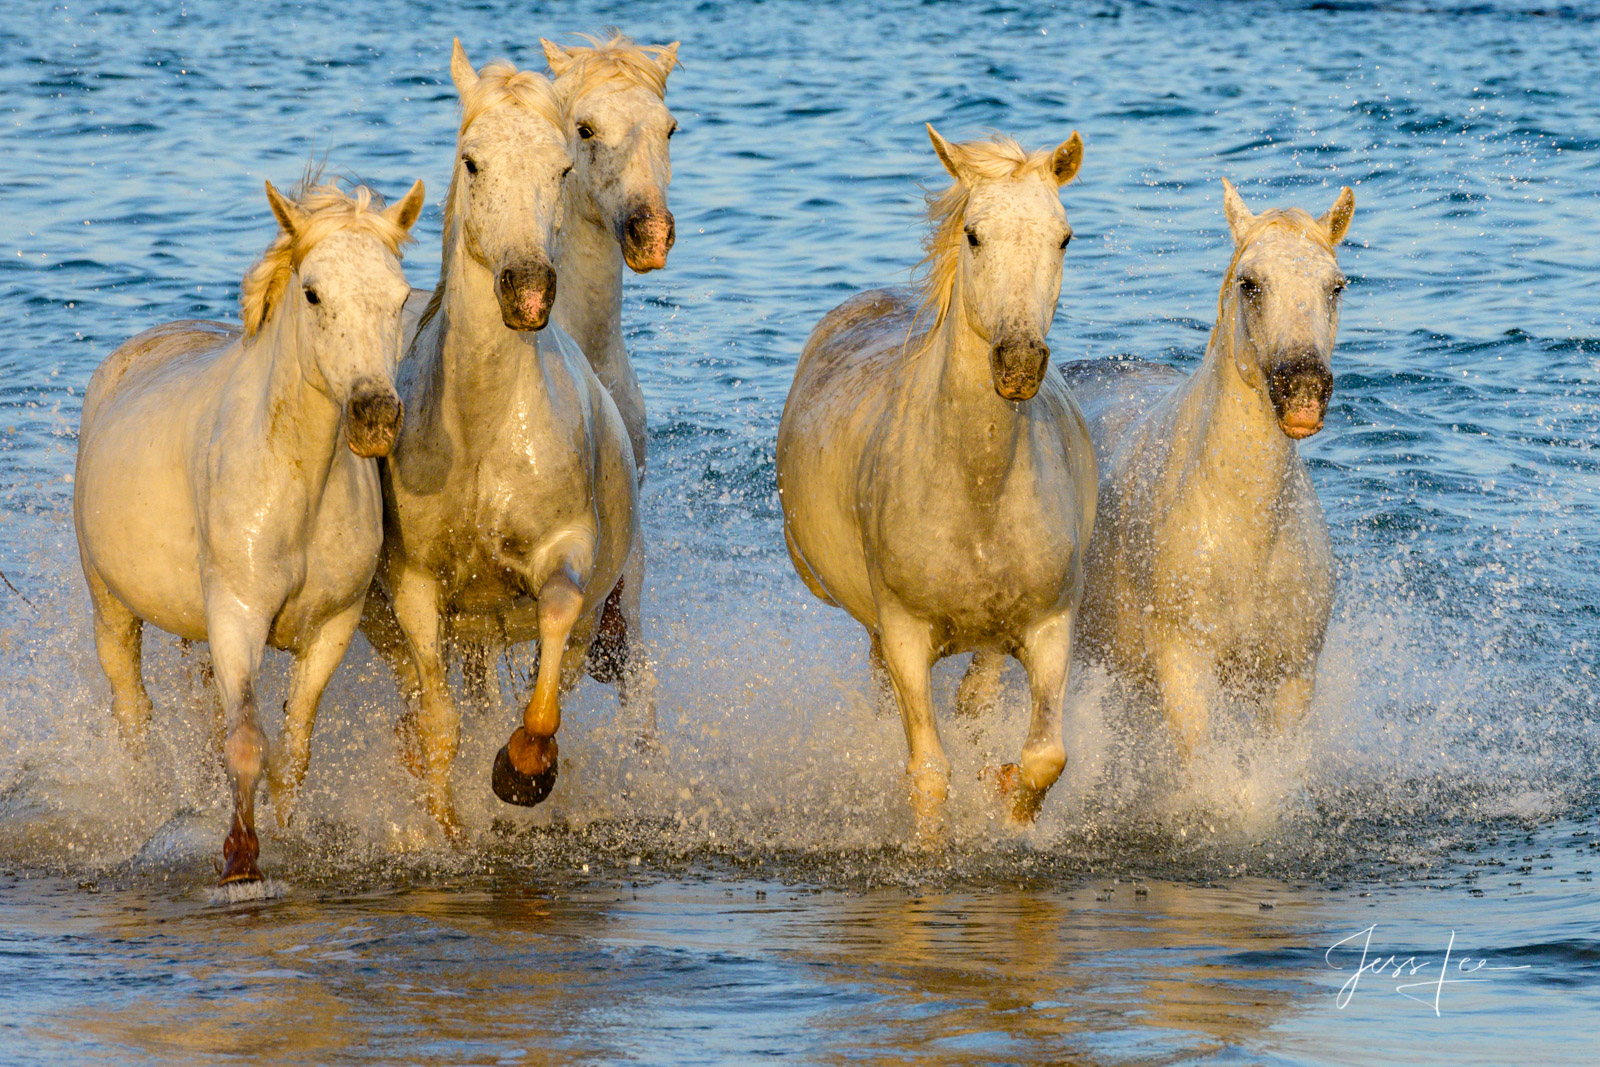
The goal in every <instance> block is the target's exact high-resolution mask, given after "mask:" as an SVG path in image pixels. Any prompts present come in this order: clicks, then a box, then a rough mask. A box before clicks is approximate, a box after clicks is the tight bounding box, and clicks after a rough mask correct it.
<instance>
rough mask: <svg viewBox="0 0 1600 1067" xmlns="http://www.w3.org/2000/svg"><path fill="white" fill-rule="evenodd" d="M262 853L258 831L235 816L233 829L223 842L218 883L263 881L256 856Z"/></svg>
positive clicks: (231, 883)
mask: <svg viewBox="0 0 1600 1067" xmlns="http://www.w3.org/2000/svg"><path fill="white" fill-rule="evenodd" d="M260 854H261V847H260V845H259V844H258V843H257V841H256V832H255V831H254V830H251V829H249V828H247V827H246V826H245V825H244V824H243V823H241V822H240V821H239V820H238V819H237V818H235V819H234V820H233V831H232V832H231V833H229V834H228V839H227V840H226V841H224V842H223V843H222V862H223V866H222V877H221V879H219V880H218V881H217V884H218V885H233V884H234V883H235V882H259V881H261V880H262V879H261V870H260V868H258V867H257V866H256V857H257V856H259V855H260Z"/></svg>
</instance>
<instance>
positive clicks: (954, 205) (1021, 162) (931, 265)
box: [907, 133, 1054, 344]
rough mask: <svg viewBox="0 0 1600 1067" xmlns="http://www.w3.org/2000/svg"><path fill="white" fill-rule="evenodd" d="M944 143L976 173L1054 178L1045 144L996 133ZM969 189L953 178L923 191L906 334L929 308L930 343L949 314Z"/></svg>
mask: <svg viewBox="0 0 1600 1067" xmlns="http://www.w3.org/2000/svg"><path fill="white" fill-rule="evenodd" d="M950 147H951V149H952V151H953V152H954V153H955V154H956V158H957V159H959V160H960V162H961V166H962V168H963V169H965V170H967V171H970V172H972V173H973V174H975V175H976V176H977V177H979V178H984V179H987V180H990V181H1003V180H1005V179H1007V178H1020V177H1022V176H1023V175H1026V174H1029V173H1034V172H1037V173H1038V174H1039V176H1040V177H1041V178H1048V179H1050V180H1051V181H1054V178H1053V171H1052V164H1051V160H1052V152H1051V150H1050V149H1041V150H1039V151H1037V152H1029V151H1028V150H1027V149H1025V148H1023V147H1022V146H1021V145H1020V144H1018V143H1017V142H1016V141H1015V140H1013V139H1012V138H1010V137H1007V136H1005V135H1004V134H999V133H997V134H995V135H993V136H992V137H991V138H990V139H989V140H987V141H963V142H962V143H960V144H954V145H951V146H950ZM971 192H972V191H971V189H969V188H968V186H967V185H966V184H965V183H964V182H962V181H959V180H958V181H956V182H955V183H953V184H952V185H951V186H950V187H949V188H948V189H945V190H944V191H943V192H938V193H929V194H928V195H927V197H926V200H927V208H926V210H925V214H926V217H927V219H928V224H929V230H928V236H927V237H925V238H924V239H923V242H922V251H923V256H922V260H921V262H919V263H918V264H917V266H916V273H917V275H918V276H919V280H918V281H917V282H916V283H915V285H916V288H917V289H918V290H919V291H920V295H921V299H920V300H919V301H918V306H917V314H916V316H915V317H914V318H913V319H912V323H911V330H910V331H908V332H907V338H908V339H909V338H910V335H911V332H913V331H914V330H915V329H916V325H917V322H918V321H920V320H921V319H922V317H923V315H924V314H926V313H927V312H929V311H932V312H933V322H932V323H931V324H929V327H928V330H927V333H926V334H925V335H924V338H925V340H924V343H925V344H926V343H931V341H932V338H933V336H934V335H935V334H936V333H937V332H938V329H939V327H940V326H941V325H942V324H943V323H944V320H945V317H946V316H947V315H949V313H950V305H951V304H952V303H953V302H954V300H955V290H956V280H957V278H959V277H960V274H961V271H960V266H961V243H962V242H963V241H964V240H966V232H965V231H966V225H967V201H968V199H969V197H970V196H971Z"/></svg>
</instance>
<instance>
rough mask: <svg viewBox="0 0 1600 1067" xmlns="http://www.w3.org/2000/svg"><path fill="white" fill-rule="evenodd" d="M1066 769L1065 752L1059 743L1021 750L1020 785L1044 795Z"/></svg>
mask: <svg viewBox="0 0 1600 1067" xmlns="http://www.w3.org/2000/svg"><path fill="white" fill-rule="evenodd" d="M1066 768H1067V751H1066V749H1065V748H1063V747H1062V746H1061V743H1060V742H1053V743H1050V744H1044V745H1038V746H1036V747H1035V746H1029V747H1027V748H1024V749H1023V750H1022V764H1021V784H1022V786H1023V787H1024V788H1026V789H1031V790H1034V791H1036V792H1039V793H1041V794H1042V793H1044V792H1046V791H1047V790H1049V788H1050V787H1051V786H1053V785H1055V784H1056V779H1058V778H1060V777H1061V772H1062V771H1064V770H1066Z"/></svg>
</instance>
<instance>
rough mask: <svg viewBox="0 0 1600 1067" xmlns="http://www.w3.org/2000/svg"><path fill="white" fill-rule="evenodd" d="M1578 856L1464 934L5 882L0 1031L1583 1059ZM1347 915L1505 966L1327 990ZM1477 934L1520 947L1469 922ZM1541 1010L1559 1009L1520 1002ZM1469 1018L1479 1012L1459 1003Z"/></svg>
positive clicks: (449, 1045) (1176, 890)
mask: <svg viewBox="0 0 1600 1067" xmlns="http://www.w3.org/2000/svg"><path fill="white" fill-rule="evenodd" d="M1567 836H1568V840H1567V843H1568V844H1570V842H1571V838H1570V835H1567ZM1584 836H1585V837H1586V836H1587V835H1584ZM1555 848H1557V849H1560V848H1561V846H1560V845H1556V846H1555ZM1590 852H1591V850H1589V849H1587V848H1586V847H1584V848H1581V849H1573V848H1566V849H1565V850H1564V852H1563V853H1562V854H1561V855H1559V856H1554V857H1552V858H1553V859H1555V861H1556V862H1555V864H1554V865H1553V866H1552V871H1553V872H1559V873H1551V874H1541V875H1540V876H1539V877H1537V878H1534V877H1530V876H1527V875H1520V876H1510V875H1508V874H1501V875H1500V876H1499V877H1498V878H1497V880H1496V881H1497V884H1496V885H1495V886H1493V887H1492V888H1491V889H1490V892H1489V893H1488V894H1487V895H1486V896H1484V897H1482V898H1473V899H1474V901H1475V903H1474V906H1473V908H1471V909H1469V910H1468V911H1467V912H1466V913H1465V914H1464V915H1463V919H1464V920H1465V921H1466V923H1467V925H1466V926H1461V927H1457V926H1453V925H1452V924H1451V923H1450V922H1448V921H1441V919H1440V917H1439V915H1438V914H1437V910H1436V907H1435V906H1434V905H1433V904H1432V903H1431V902H1430V901H1429V900H1428V899H1427V895H1423V896H1422V897H1419V896H1418V895H1417V894H1416V893H1415V892H1414V891H1411V892H1408V891H1405V890H1402V889H1398V888H1384V887H1374V888H1373V889H1372V890H1369V891H1356V890H1353V889H1349V890H1340V889H1333V890H1329V889H1320V890H1319V889H1308V888H1296V887H1291V886H1286V885H1283V884H1279V883H1269V882H1260V881H1254V880H1238V881H1233V882H1230V883H1228V884H1226V885H1219V886H1212V887H1202V886H1194V885H1183V884H1173V883H1167V882H1148V883H1147V882H1128V881H1120V882H1116V883H1113V882H1111V881H1109V880H1103V879H1102V880H1098V881H1091V882H1087V883H1083V884H1079V885H1076V886H1073V887H1071V888H1054V889H1021V890H1017V889H1009V890H1008V889H1005V888H1004V887H998V886H996V887H989V888H987V889H985V890H981V891H965V892H929V893H915V892H907V891H903V890H874V891H867V892H838V891H833V890H823V889H813V888H807V887H800V886H795V885H784V884H782V883H774V882H762V881H744V882H740V883H737V884H726V883H717V882H704V881H697V882H646V883H644V884H639V883H638V882H636V881H630V880H622V879H610V878H605V877H595V878H592V879H591V878H589V877H587V876H585V877H582V878H578V877H576V875H575V874H574V876H573V877H560V876H557V877H554V878H531V879H530V878H528V877H526V876H523V877H519V878H517V879H515V880H512V881H498V880H493V879H491V880H488V881H478V882H476V883H474V884H469V885H459V884H441V885H433V886H429V887H428V888H419V889H412V890H398V889H390V890H384V891H381V892H374V893H370V894H360V895H352V894H347V893H340V892H328V893H314V892H303V893H298V894H296V895H295V896H293V897H291V898H290V899H289V900H286V901H281V902H277V903H272V904H266V905H256V906H236V907H232V908H212V907H205V906H202V905H198V904H195V903H193V900H194V897H195V896H196V895H198V890H197V888H196V887H194V886H192V885H189V886H184V887H181V888H180V887H177V886H176V885H174V884H172V883H167V884H164V885H150V884H146V885H143V886H137V887H124V888H113V887H111V886H105V887H101V886H99V885H89V884H87V883H86V884H85V885H84V886H75V885H73V884H72V883H70V882H59V881H53V880H47V881H45V882H42V883H40V882H33V881H18V880H16V879H14V878H13V879H7V880H6V881H4V882H0V901H3V903H0V927H3V928H4V929H6V930H8V931H11V933H9V934H7V935H6V936H5V938H4V940H3V941H0V948H3V954H4V959H5V961H6V966H7V967H8V969H9V972H10V976H11V982H10V984H9V986H8V998H7V1004H8V1007H7V1015H8V1022H9V1023H10V1024H11V1025H12V1026H15V1027H18V1028H20V1029H21V1030H22V1031H24V1032H26V1033H27V1034H28V1035H29V1036H28V1040H27V1042H26V1043H17V1042H13V1041H7V1044H6V1050H7V1052H6V1055H7V1059H8V1060H15V1061H19V1062H20V1061H23V1060H27V1059H29V1058H37V1059H39V1060H41V1061H48V1060H58V1059H61V1058H70V1059H72V1060H73V1061H75V1062H120V1061H123V1060H126V1059H128V1058H130V1057H131V1058H143V1057H152V1058H159V1059H161V1060H163V1061H167V1062H173V1061H177V1062H215V1061H216V1060H217V1059H218V1058H221V1057H227V1058H238V1059H240V1060H243V1061H248V1062H257V1061H265V1062H305V1063H359V1062H388V1061H392V1060H393V1059H395V1058H396V1050H404V1055H403V1058H404V1059H405V1060H406V1061H407V1062H416V1063H490V1062H500V1063H507V1062H514V1063H524V1062H526V1063H546V1062H548V1063H565V1062H574V1061H589V1060H602V1061H616V1060H624V1059H637V1060H642V1061H644V1062H650V1063H706V1062H727V1063H743V1062H749V1061H750V1060H751V1059H752V1058H754V1057H758V1056H759V1057H766V1056H776V1055H788V1056H796V1057H798V1058H800V1059H802V1060H804V1061H806V1062H815V1061H830V1062H831V1061H834V1060H845V1059H863V1058H864V1059H866V1060H867V1061H869V1062H877V1061H883V1062H901V1061H908V1062H919V1063H939V1064H980V1063H994V1062H997V1061H998V1062H1027V1063H1036V1062H1037V1063H1049V1062H1062V1061H1063V1060H1072V1061H1075V1062H1077V1061H1081V1062H1092V1063H1170V1062H1174V1056H1175V1055H1176V1056H1177V1057H1178V1058H1179V1059H1181V1061H1182V1062H1213V1061H1214V1062H1257V1058H1256V1057H1257V1056H1258V1055H1260V1054H1265V1052H1266V1050H1269V1049H1276V1050H1279V1053H1285V1052H1286V1053H1287V1056H1286V1058H1285V1059H1283V1060H1282V1061H1281V1062H1302V1059H1301V1057H1304V1062H1323V1061H1324V1059H1325V1058H1326V1057H1327V1056H1328V1050H1330V1049H1338V1048H1347V1051H1346V1052H1344V1053H1341V1054H1340V1055H1339V1056H1338V1057H1337V1058H1338V1061H1339V1062H1349V1063H1378V1062H1393V1059H1392V1057H1393V1055H1394V1054H1395V1053H1396V1051H1397V1050H1411V1054H1412V1055H1414V1056H1416V1057H1417V1058H1415V1059H1413V1060H1411V1061H1410V1062H1419V1063H1432V1062H1446V1061H1447V1060H1448V1059H1449V1057H1450V1056H1452V1055H1460V1056H1466V1057H1467V1058H1466V1059H1465V1060H1460V1061H1458V1062H1510V1061H1513V1060H1515V1059H1516V1056H1517V1050H1518V1049H1519V1047H1521V1046H1520V1045H1519V1042H1522V1041H1527V1040H1530V1039H1537V1040H1538V1041H1540V1042H1541V1044H1542V1047H1544V1048H1546V1049H1548V1050H1550V1055H1551V1058H1550V1060H1549V1061H1548V1062H1572V1063H1577V1062H1582V1061H1583V1059H1584V1055H1585V1046H1584V1042H1585V1041H1586V1040H1587V1039H1586V1038H1585V1037H1584V1034H1585V1033H1586V1032H1590V1028H1591V1027H1592V1026H1593V1025H1595V1024H1596V1023H1600V1009H1597V1007H1596V1005H1595V1003H1594V1001H1593V998H1592V997H1589V996H1587V995H1586V994H1585V993H1584V992H1583V991H1582V990H1583V988H1584V986H1586V985H1587V984H1588V983H1589V982H1591V981H1593V980H1594V978H1595V976H1596V972H1597V971H1600V953H1597V952H1596V951H1595V950H1594V948H1593V947H1592V946H1593V942H1592V941H1589V942H1586V943H1587V944H1588V945H1589V946H1590V947H1588V948H1584V947H1583V945H1584V944H1585V942H1583V941H1582V940H1581V939H1578V940H1574V937H1573V935H1574V934H1577V933H1592V931H1593V928H1594V923H1595V922H1596V921H1597V920H1600V908H1597V907H1596V906H1595V904H1594V903H1593V902H1592V900H1591V901H1589V902H1588V903H1586V904H1585V905H1584V906H1582V907H1580V908H1574V907H1572V906H1571V905H1570V904H1568V905H1560V904H1557V905H1556V906H1555V907H1553V908H1552V906H1551V905H1552V902H1553V901H1556V900H1559V898H1560V897H1561V896H1563V895H1566V894H1567V892H1568V891H1567V890H1566V889H1564V888H1558V886H1560V884H1561V881H1560V879H1561V877H1562V876H1565V877H1573V876H1574V871H1573V870H1572V867H1573V864H1574V862H1576V859H1575V857H1576V858H1583V857H1586V855H1587V854H1589V853H1590ZM1508 883H1509V884H1508ZM1526 887H1538V888H1526ZM91 890H93V891H92V892H91ZM1519 894H1526V896H1519ZM1530 897H1531V899H1528V898H1530ZM1367 926H1373V927H1374V931H1373V935H1372V938H1371V946H1372V951H1373V956H1374V958H1375V957H1376V956H1377V955H1378V954H1380V953H1381V954H1383V955H1387V956H1398V957H1399V958H1401V959H1407V960H1412V961H1423V962H1424V964H1425V965H1424V967H1423V969H1422V970H1421V971H1420V977H1418V976H1417V975H1416V974H1411V973H1408V975H1407V977H1406V978H1405V979H1404V980H1406V981H1413V982H1426V981H1427V980H1428V979H1429V978H1430V977H1432V976H1433V975H1434V974H1436V973H1437V969H1436V967H1435V969H1434V970H1433V971H1430V970H1428V968H1427V965H1426V964H1427V961H1430V960H1431V961H1433V962H1434V963H1435V964H1437V963H1438V962H1442V956H1443V952H1444V950H1445V949H1446V947H1447V946H1448V945H1449V944H1450V942H1449V937H1450V934H1451V932H1452V930H1454V932H1455V937H1456V940H1455V942H1454V945H1453V949H1454V957H1453V958H1454V959H1455V960H1456V961H1459V960H1460V959H1462V958H1463V957H1465V958H1467V959H1469V960H1482V961H1487V962H1488V963H1491V964H1493V965H1495V966H1496V967H1520V968H1525V969H1522V970H1495V971H1492V972H1491V971H1474V972H1471V973H1467V972H1458V973H1457V974H1456V977H1458V978H1460V979H1463V981H1461V982H1459V983H1458V982H1452V983H1451V984H1450V985H1449V986H1448V987H1447V988H1446V989H1445V990H1443V991H1442V994H1441V996H1440V997H1439V1006H1440V1011H1439V1014H1438V1015H1437V1016H1436V1015H1435V1014H1434V1012H1433V1010H1432V1001H1433V999H1434V998H1433V992H1432V991H1431V990H1423V991H1420V992H1415V993H1414V995H1415V996H1417V997H1418V998H1419V999H1415V1000H1411V999H1406V997H1404V996H1402V995H1400V994H1399V993H1397V992H1396V991H1395V986H1396V985H1398V984H1400V981H1401V980H1399V979H1395V978H1393V977H1390V976H1388V975H1387V973H1379V970H1378V969H1377V968H1373V969H1372V970H1371V972H1370V973H1369V974H1367V975H1365V976H1362V977H1360V979H1359V985H1358V988H1357V989H1356V990H1354V992H1353V995H1352V996H1350V998H1349V1000H1348V1003H1347V1005H1346V1006H1345V1007H1344V1008H1339V1007H1338V1006H1337V1004H1338V994H1339V990H1340V987H1341V985H1343V984H1344V983H1345V982H1347V981H1348V980H1349V979H1350V977H1351V974H1352V972H1353V971H1354V970H1355V969H1356V968H1357V967H1358V966H1359V963H1360V960H1359V957H1358V955H1356V954H1353V953H1352V952H1351V951H1350V950H1348V949H1347V950H1345V951H1343V952H1336V953H1335V954H1334V955H1332V956H1327V955H1326V953H1327V952H1328V950H1329V949H1330V948H1331V947H1332V946H1333V945H1334V944H1335V943H1336V942H1338V941H1340V940H1341V939H1344V938H1347V937H1350V936H1351V935H1356V934H1358V933H1359V932H1360V931H1361V930H1363V929H1364V928H1365V927H1367ZM1494 927H1501V928H1513V927H1514V928H1516V929H1518V930H1519V931H1520V932H1521V934H1522V935H1523V936H1531V937H1534V938H1536V939H1537V940H1538V943H1537V944H1536V945H1533V944H1530V945H1529V946H1525V947H1523V948H1521V949H1516V948H1509V947H1505V946H1501V945H1498V944H1495V943H1494V942H1493V941H1487V942H1486V941H1484V940H1483V938H1482V936H1481V933H1480V931H1481V930H1483V929H1486V928H1494ZM23 931H26V932H25V933H24V932H23ZM1469 965H1471V964H1469ZM1413 966H1414V963H1413ZM1467 978H1476V979H1480V981H1477V982H1476V983H1475V984H1466V982H1465V981H1464V980H1465V979H1467ZM1540 1004H1544V1005H1547V1006H1549V1007H1551V1008H1552V1009H1553V1010H1554V1011H1555V1012H1557V1013H1559V1016H1560V1018H1561V1019H1562V1020H1563V1022H1562V1024H1561V1025H1559V1026H1555V1027H1552V1026H1551V1025H1549V1023H1548V1022H1540V1021H1538V1020H1537V1019H1536V1018H1535V1017H1534V1016H1530V1015H1528V1014H1526V1012H1527V1009H1528V1008H1529V1007H1530V1006H1537V1005H1540ZM1486 1013H1492V1016H1490V1017H1493V1018H1495V1019H1497V1020H1502V1022H1501V1023H1499V1024H1498V1025H1497V1027H1496V1030H1495V1031H1493V1032H1485V1031H1483V1030H1481V1029H1474V1028H1473V1027H1470V1026H1466V1025H1464V1024H1465V1022H1466V1021H1467V1020H1481V1019H1483V1018H1485V1017H1486ZM1373 1027H1377V1028H1378V1030H1377V1031H1374V1030H1373V1029H1372V1028H1373ZM1376 1035H1381V1038H1380V1037H1379V1036H1376ZM1347 1046H1348V1047H1347ZM1318 1050H1320V1052H1319V1051H1318ZM1563 1057H1566V1058H1563Z"/></svg>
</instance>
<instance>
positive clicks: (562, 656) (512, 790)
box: [491, 567, 583, 808]
mask: <svg viewBox="0 0 1600 1067" xmlns="http://www.w3.org/2000/svg"><path fill="white" fill-rule="evenodd" d="M538 599H539V674H538V677H537V679H536V680H535V681H534V685H533V696H532V697H531V698H530V699H529V701H528V706H527V708H526V709H525V710H524V711H523V715H522V725H521V726H519V727H517V729H516V730H515V731H514V732H513V733H512V734H511V739H510V740H509V741H507V742H506V743H505V745H503V746H502V747H501V749H500V751H499V752H498V753H497V754H496V755H495V760H494V772H493V775H492V778H491V784H492V785H493V787H494V793H495V796H497V797H499V798H500V799H501V800H503V801H505V802H506V803H507V804H516V805H519V806H521V807H525V808H531V807H533V806H534V805H535V804H539V803H541V802H542V801H543V800H544V799H545V798H546V797H548V796H549V795H550V791H551V790H552V789H554V788H555V784H556V772H557V769H558V764H557V757H558V756H559V754H560V748H559V746H558V745H557V744H556V731H557V730H559V729H560V728H561V690H562V684H561V683H562V674H563V669H562V668H563V661H568V662H570V661H571V660H573V659H575V658H576V656H575V655H573V656H570V657H569V655H568V648H567V639H568V638H569V637H570V636H571V634H572V630H573V627H574V626H575V625H577V622H578V619H579V617H580V616H581V615H582V614H583V589H582V588H581V587H580V586H579V585H578V582H577V580H576V578H575V577H574V576H573V575H572V573H571V572H570V571H568V570H567V569H566V568H565V567H560V568H557V570H556V572H555V574H553V575H552V576H551V577H550V578H548V579H546V580H545V583H544V585H542V586H540V588H539V597H538Z"/></svg>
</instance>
